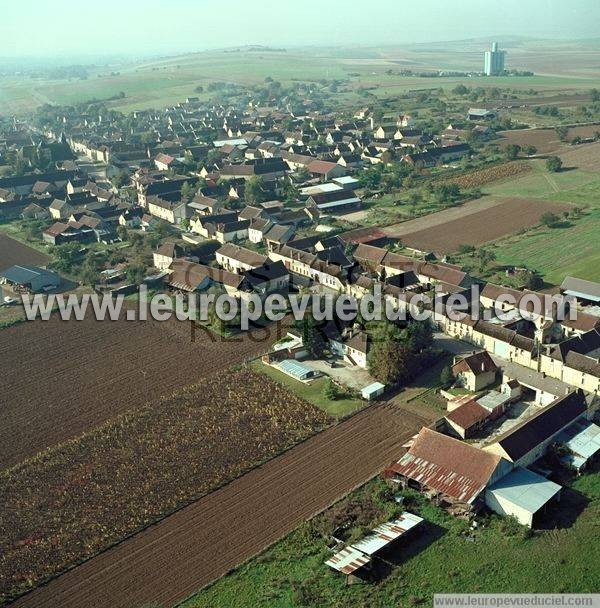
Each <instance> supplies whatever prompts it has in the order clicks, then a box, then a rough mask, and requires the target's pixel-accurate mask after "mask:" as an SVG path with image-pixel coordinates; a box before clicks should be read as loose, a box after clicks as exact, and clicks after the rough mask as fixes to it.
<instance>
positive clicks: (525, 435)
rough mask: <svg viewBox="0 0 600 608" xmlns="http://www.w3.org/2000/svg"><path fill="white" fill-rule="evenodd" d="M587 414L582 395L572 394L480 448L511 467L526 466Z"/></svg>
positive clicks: (579, 391) (581, 393)
mask: <svg viewBox="0 0 600 608" xmlns="http://www.w3.org/2000/svg"><path fill="white" fill-rule="evenodd" d="M589 413H590V411H589V410H588V404H587V401H586V397H585V394H584V392H583V391H581V390H577V391H573V392H571V393H569V394H568V395H565V396H563V397H559V398H558V399H556V400H555V401H553V402H552V403H550V404H549V405H547V406H545V407H544V408H543V409H541V410H540V411H539V412H537V413H536V414H534V415H533V416H532V417H531V418H527V419H526V420H524V421H523V422H521V423H520V424H517V425H516V426H515V427H513V428H511V429H509V431H507V432H506V433H505V434H504V435H502V436H500V437H499V438H497V439H496V440H494V442H493V443H490V444H489V445H487V446H485V447H484V448H483V449H484V451H486V452H488V453H490V454H496V455H498V456H500V457H502V458H503V459H505V460H507V461H509V462H511V463H513V464H514V466H522V467H528V466H530V465H532V464H533V463H534V462H535V461H536V460H538V459H540V458H541V457H542V456H544V454H545V453H546V451H547V450H548V448H549V447H550V446H551V444H552V443H553V441H554V440H555V438H556V437H557V436H558V435H559V434H560V433H561V432H562V431H564V430H566V429H567V428H568V427H570V426H571V425H572V424H573V423H575V422H577V421H578V420H584V419H587V417H588V415H589Z"/></svg>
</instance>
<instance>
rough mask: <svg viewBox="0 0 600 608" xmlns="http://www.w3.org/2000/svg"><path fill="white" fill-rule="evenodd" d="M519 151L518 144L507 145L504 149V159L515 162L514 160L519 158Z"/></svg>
mask: <svg viewBox="0 0 600 608" xmlns="http://www.w3.org/2000/svg"><path fill="white" fill-rule="evenodd" d="M520 151H521V146H519V145H518V144H508V146H506V148H504V153H505V154H506V158H508V160H515V158H517V156H519V152H520Z"/></svg>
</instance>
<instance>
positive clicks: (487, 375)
mask: <svg viewBox="0 0 600 608" xmlns="http://www.w3.org/2000/svg"><path fill="white" fill-rule="evenodd" d="M497 372H498V367H497V365H496V364H495V363H494V361H493V360H492V358H491V357H490V355H489V354H488V353H487V352H486V351H481V352H479V353H474V354H472V355H468V356H466V357H464V358H455V361H454V365H453V366H452V373H453V375H454V376H455V377H456V379H457V380H458V381H459V382H460V384H461V386H463V387H464V388H466V389H467V390H469V391H471V392H472V393H477V392H479V391H480V390H483V389H484V388H486V387H488V386H489V385H490V384H493V383H494V382H495V380H496V374H497Z"/></svg>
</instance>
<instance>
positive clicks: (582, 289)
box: [560, 277, 600, 305]
mask: <svg viewBox="0 0 600 608" xmlns="http://www.w3.org/2000/svg"><path fill="white" fill-rule="evenodd" d="M560 291H561V293H563V294H564V295H566V296H571V297H574V298H577V300H579V301H581V302H582V303H585V304H596V305H597V304H600V283H595V282H594V281H584V280H583V279H577V278H576V277H566V278H565V280H564V281H563V282H562V284H561V286H560Z"/></svg>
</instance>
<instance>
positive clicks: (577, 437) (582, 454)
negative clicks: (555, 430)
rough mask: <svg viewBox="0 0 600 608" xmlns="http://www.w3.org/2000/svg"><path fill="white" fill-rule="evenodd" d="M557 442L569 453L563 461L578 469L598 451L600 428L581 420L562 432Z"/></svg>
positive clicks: (599, 446)
mask: <svg viewBox="0 0 600 608" xmlns="http://www.w3.org/2000/svg"><path fill="white" fill-rule="evenodd" d="M557 441H558V442H559V443H563V444H564V445H565V446H566V447H567V448H568V449H569V450H570V452H571V454H566V455H565V457H564V461H565V462H567V463H568V464H571V465H573V466H574V467H575V468H577V469H580V468H581V467H582V466H583V465H584V464H585V463H586V462H587V461H588V460H589V459H590V458H592V456H594V454H596V453H597V452H598V451H599V450H600V427H599V426H598V425H597V424H594V423H593V422H588V421H587V420H582V421H579V422H576V423H575V424H573V425H571V426H570V427H569V428H568V429H566V430H564V431H563V432H562V433H561V434H560V435H559V436H558V437H557Z"/></svg>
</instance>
